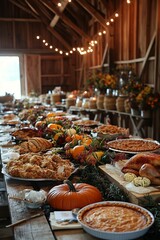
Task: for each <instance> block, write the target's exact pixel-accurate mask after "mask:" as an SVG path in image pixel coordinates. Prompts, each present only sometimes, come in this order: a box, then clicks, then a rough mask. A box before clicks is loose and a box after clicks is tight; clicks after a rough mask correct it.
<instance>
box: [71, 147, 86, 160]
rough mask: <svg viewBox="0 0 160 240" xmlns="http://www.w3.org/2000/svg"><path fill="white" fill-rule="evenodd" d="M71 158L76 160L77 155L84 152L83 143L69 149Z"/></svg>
mask: <svg viewBox="0 0 160 240" xmlns="http://www.w3.org/2000/svg"><path fill="white" fill-rule="evenodd" d="M69 152H70V154H71V156H72V157H73V159H75V160H78V159H79V157H80V156H81V155H82V154H83V153H85V152H86V148H85V146H84V145H76V146H75V147H74V148H71V149H70V150H69Z"/></svg>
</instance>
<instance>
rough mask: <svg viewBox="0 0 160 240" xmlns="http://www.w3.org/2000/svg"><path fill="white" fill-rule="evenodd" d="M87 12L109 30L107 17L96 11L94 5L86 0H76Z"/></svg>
mask: <svg viewBox="0 0 160 240" xmlns="http://www.w3.org/2000/svg"><path fill="white" fill-rule="evenodd" d="M76 1H77V2H78V3H79V4H80V5H81V6H82V7H83V8H84V9H85V10H86V11H87V12H89V13H90V14H91V15H92V17H93V18H95V19H96V20H97V21H98V22H99V23H100V24H101V25H102V26H103V27H104V29H106V30H107V31H108V27H107V25H106V21H105V19H104V18H103V17H102V15H101V14H100V13H99V12H98V11H96V9H95V8H94V7H92V6H91V5H90V4H89V3H88V2H87V1H85V0H76Z"/></svg>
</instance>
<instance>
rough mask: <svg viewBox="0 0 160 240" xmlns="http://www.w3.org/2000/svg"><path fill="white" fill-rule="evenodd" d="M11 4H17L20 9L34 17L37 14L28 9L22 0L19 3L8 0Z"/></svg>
mask: <svg viewBox="0 0 160 240" xmlns="http://www.w3.org/2000/svg"><path fill="white" fill-rule="evenodd" d="M9 1H10V2H11V3H12V4H14V5H15V6H17V7H18V8H20V9H21V10H23V11H25V12H27V13H29V14H31V15H32V16H34V17H35V18H37V15H35V14H34V12H33V11H30V10H29V9H28V8H27V6H25V4H24V2H23V1H22V2H21V3H18V2H17V1H15V0H9Z"/></svg>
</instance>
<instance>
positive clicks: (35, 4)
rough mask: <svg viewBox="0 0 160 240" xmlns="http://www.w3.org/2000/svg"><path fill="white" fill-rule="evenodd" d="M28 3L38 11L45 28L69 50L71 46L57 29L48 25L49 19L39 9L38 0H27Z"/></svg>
mask: <svg viewBox="0 0 160 240" xmlns="http://www.w3.org/2000/svg"><path fill="white" fill-rule="evenodd" d="M28 1H29V3H30V4H31V5H32V7H33V8H34V9H35V10H36V11H37V12H38V14H39V17H40V19H41V21H42V23H43V24H44V25H45V26H46V29H47V30H48V31H49V32H51V33H52V35H53V36H54V37H55V38H57V39H58V40H59V41H60V43H61V44H62V45H63V46H64V47H65V48H66V49H67V50H70V49H71V46H70V45H69V44H68V43H67V42H66V41H65V39H64V38H63V37H62V36H61V35H59V33H58V32H57V31H55V30H54V29H53V28H51V27H50V25H49V22H50V19H48V18H47V17H46V16H45V15H44V12H43V11H42V10H41V6H40V4H39V1H37V0H34V1H33V0H28Z"/></svg>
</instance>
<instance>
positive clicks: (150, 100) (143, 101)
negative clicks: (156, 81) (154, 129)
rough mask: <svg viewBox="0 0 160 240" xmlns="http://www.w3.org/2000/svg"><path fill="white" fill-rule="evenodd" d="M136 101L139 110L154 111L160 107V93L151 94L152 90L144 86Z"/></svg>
mask: <svg viewBox="0 0 160 240" xmlns="http://www.w3.org/2000/svg"><path fill="white" fill-rule="evenodd" d="M136 101H137V103H138V104H139V108H140V109H150V110H153V109H156V108H158V107H160V93H158V92H155V93H154V92H153V88H151V87H150V86H145V87H144V88H143V89H142V90H141V92H140V93H139V94H138V95H137V96H136Z"/></svg>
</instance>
